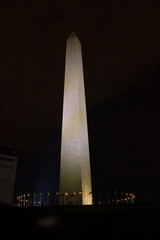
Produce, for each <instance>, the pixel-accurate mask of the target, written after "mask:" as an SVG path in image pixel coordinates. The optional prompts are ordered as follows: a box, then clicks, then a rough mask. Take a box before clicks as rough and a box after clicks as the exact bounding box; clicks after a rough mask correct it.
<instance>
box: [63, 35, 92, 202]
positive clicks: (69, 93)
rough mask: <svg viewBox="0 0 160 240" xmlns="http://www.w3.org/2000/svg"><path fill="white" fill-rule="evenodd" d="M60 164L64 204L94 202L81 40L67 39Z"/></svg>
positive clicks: (74, 36) (75, 38) (73, 36)
mask: <svg viewBox="0 0 160 240" xmlns="http://www.w3.org/2000/svg"><path fill="white" fill-rule="evenodd" d="M61 141H62V142H61V166H60V189H59V204H60V205H72V204H75V205H88V204H89V205H91V204H92V186H91V172H90V157H89V144H88V128H87V117H86V103H85V90H84V78H83V65H82V52H81V43H80V41H79V40H78V38H77V36H76V35H75V34H74V33H72V35H71V36H70V37H69V38H68V40H67V49H66V62H65V82H64V99H63V120H62V140H61Z"/></svg>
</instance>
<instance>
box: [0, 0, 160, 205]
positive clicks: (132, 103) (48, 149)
mask: <svg viewBox="0 0 160 240" xmlns="http://www.w3.org/2000/svg"><path fill="white" fill-rule="evenodd" d="M73 31H75V32H76V34H77V36H78V38H79V40H80V41H81V43H82V49H83V64H84V76H85V89H86V104H87V114H88V128H89V141H90V155H91V169H92V183H93V191H94V193H95V196H96V194H97V192H98V191H99V190H101V191H102V194H103V196H104V198H105V197H106V193H107V191H112V192H113V191H114V189H115V188H117V189H118V190H120V191H121V190H131V191H134V192H135V194H136V195H137V199H139V201H141V202H144V201H160V190H159V184H160V176H159V172H160V127H159V123H160V111H159V110H160V95H159V93H160V67H159V63H160V2H159V0H157V1H156V0H139V1H136V0H104V1H100V0H98V1H95V0H88V1H87V0H80V1H76V0H75V1H73V0H72V1H63V0H58V1H53V0H26V1H23V0H17V1H16V0H14V1H12V0H10V1H9V0H1V1H0V146H5V147H14V148H17V149H18V150H19V162H18V168H17V178H16V188H15V191H16V193H18V192H28V191H30V192H31V191H40V190H41V191H53V192H55V191H58V182H59V165H60V145H61V121H62V103H63V84H64V64H65V47H66V39H67V38H68V36H69V35H70V34H71V33H72V32H73Z"/></svg>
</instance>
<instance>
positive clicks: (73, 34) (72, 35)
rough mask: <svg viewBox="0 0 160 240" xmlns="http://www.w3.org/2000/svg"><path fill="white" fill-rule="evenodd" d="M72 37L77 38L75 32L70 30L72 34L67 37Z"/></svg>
mask: <svg viewBox="0 0 160 240" xmlns="http://www.w3.org/2000/svg"><path fill="white" fill-rule="evenodd" d="M72 37H76V38H77V35H76V34H75V32H72V34H71V35H70V36H69V38H72Z"/></svg>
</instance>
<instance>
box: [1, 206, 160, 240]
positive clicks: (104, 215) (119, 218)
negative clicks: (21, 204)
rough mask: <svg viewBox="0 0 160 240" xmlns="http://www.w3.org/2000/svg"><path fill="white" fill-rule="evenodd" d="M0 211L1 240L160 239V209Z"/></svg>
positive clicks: (108, 208)
mask: <svg viewBox="0 0 160 240" xmlns="http://www.w3.org/2000/svg"><path fill="white" fill-rule="evenodd" d="M0 211H1V215H0V216H1V226H0V227H1V233H0V234H1V236H0V239H16V240H19V239H20V240H23V239H28V240H30V239H83V238H84V237H85V238H86V237H88V238H89V239H91V238H93V237H96V238H97V237H98V239H157V236H159V230H160V206H156V205H155V206H154V205H153V206H152V205H151V206H117V207H116V206H110V207H102V206H80V207H76V206H73V207H69V206H67V207H58V206H57V207H41V208H40V207H30V208H14V207H10V208H7V207H3V206H1V207H0ZM157 234H158V235H157ZM2 236H3V237H2Z"/></svg>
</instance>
